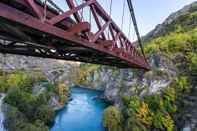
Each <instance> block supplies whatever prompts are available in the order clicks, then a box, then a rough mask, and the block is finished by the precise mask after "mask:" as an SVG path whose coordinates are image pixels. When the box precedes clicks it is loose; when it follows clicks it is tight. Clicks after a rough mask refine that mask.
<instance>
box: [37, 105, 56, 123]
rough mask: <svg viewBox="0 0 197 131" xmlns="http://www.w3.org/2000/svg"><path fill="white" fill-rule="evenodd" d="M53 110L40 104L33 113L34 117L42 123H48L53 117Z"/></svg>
mask: <svg viewBox="0 0 197 131" xmlns="http://www.w3.org/2000/svg"><path fill="white" fill-rule="evenodd" d="M54 115H55V112H54V111H53V110H52V109H51V108H50V107H49V106H48V105H40V106H39V107H37V109H36V112H35V114H34V119H39V120H41V121H42V122H43V123H44V124H46V125H48V124H50V122H51V121H52V119H53V118H54Z"/></svg>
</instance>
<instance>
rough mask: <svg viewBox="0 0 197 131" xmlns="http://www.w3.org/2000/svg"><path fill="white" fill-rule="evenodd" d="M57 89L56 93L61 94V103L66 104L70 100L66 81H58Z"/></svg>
mask: <svg viewBox="0 0 197 131" xmlns="http://www.w3.org/2000/svg"><path fill="white" fill-rule="evenodd" d="M55 89H56V93H57V94H58V96H59V99H60V100H59V102H60V104H62V105H64V104H65V103H66V102H68V97H69V87H67V86H66V85H65V84H64V83H58V84H57V85H56V88H55Z"/></svg>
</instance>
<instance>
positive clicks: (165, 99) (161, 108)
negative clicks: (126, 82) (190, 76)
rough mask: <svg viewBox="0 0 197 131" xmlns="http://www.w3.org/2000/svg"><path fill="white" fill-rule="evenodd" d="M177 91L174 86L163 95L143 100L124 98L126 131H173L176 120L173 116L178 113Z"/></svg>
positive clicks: (136, 97)
mask: <svg viewBox="0 0 197 131" xmlns="http://www.w3.org/2000/svg"><path fill="white" fill-rule="evenodd" d="M177 86H178V84H177ZM177 88H178V87H177ZM176 91H177V90H176V89H175V88H174V87H173V86H172V87H168V88H166V89H165V90H163V92H162V93H161V94H155V95H151V96H146V97H144V98H143V99H141V98H140V97H138V96H133V97H130V98H129V97H123V103H124V110H123V114H124V119H125V122H126V123H127V124H126V127H125V130H126V131H130V130H131V131H135V130H136V131H138V130H139V131H145V130H152V129H160V130H167V131H173V130H174V120H173V118H172V114H173V113H175V112H176V111H177V107H176V99H177V94H176V93H177V92H176ZM124 112H125V113H124Z"/></svg>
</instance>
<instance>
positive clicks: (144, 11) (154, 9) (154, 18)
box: [53, 0, 196, 40]
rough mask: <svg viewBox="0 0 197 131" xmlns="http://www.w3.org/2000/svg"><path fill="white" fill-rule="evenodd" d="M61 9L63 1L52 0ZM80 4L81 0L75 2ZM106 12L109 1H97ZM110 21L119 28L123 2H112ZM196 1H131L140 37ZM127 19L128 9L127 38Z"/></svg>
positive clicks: (126, 10) (133, 37)
mask: <svg viewBox="0 0 197 131" xmlns="http://www.w3.org/2000/svg"><path fill="white" fill-rule="evenodd" d="M53 1H56V2H57V4H58V5H59V6H61V7H64V5H66V4H65V0H53ZM75 1H77V2H78V3H80V1H81V0H75ZM97 1H98V2H99V3H100V4H101V5H102V6H103V7H104V8H105V10H106V11H108V12H109V7H110V0H97ZM112 1H113V4H112V19H113V20H114V21H115V22H116V23H117V25H118V26H119V27H120V26H121V23H122V22H121V21H122V12H123V1H124V0H112ZM194 1H196V0H132V2H133V5H134V8H135V13H136V18H137V22H138V26H139V31H140V34H141V35H145V34H146V33H148V32H149V31H151V30H152V29H154V27H155V26H156V25H157V24H160V23H162V22H163V21H164V20H165V19H166V18H167V17H168V16H169V15H170V14H171V13H173V12H175V11H177V10H179V9H181V8H182V7H183V6H185V5H187V4H190V3H192V2H194ZM129 19H130V14H129V11H128V7H127V6H126V8H125V16H124V23H123V25H124V26H123V29H122V30H123V32H124V33H125V34H126V35H127V36H128V34H129V33H128V32H129V28H128V27H129ZM128 37H129V38H130V39H131V40H135V39H136V37H135V32H134V30H133V29H132V30H131V33H130V35H129V36H128Z"/></svg>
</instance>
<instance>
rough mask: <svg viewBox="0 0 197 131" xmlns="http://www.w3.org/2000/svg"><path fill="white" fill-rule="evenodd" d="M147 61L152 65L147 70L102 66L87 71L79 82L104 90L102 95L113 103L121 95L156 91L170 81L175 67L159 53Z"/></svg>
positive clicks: (116, 101) (145, 93) (144, 93)
mask: <svg viewBox="0 0 197 131" xmlns="http://www.w3.org/2000/svg"><path fill="white" fill-rule="evenodd" d="M149 61H150V63H151V66H152V67H153V68H152V70H151V71H149V72H143V71H139V70H134V69H116V68H110V67H105V66H103V67H99V68H97V69H95V70H92V71H90V72H88V74H87V76H85V77H86V78H84V80H85V82H83V83H82V84H81V83H79V84H81V85H82V86H85V87H90V88H93V89H98V90H104V97H105V98H106V99H107V100H108V101H111V102H114V103H119V102H120V99H121V96H131V95H134V94H136V93H138V95H141V96H143V95H149V94H152V93H156V92H158V91H159V90H162V89H163V88H165V87H167V86H168V85H169V84H170V83H171V79H172V78H173V77H174V76H176V68H175V67H174V64H173V62H172V61H171V60H170V59H169V58H167V57H165V56H162V55H159V54H154V55H152V56H151V57H150V59H149ZM90 66H91V65H90ZM90 68H91V67H90Z"/></svg>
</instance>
